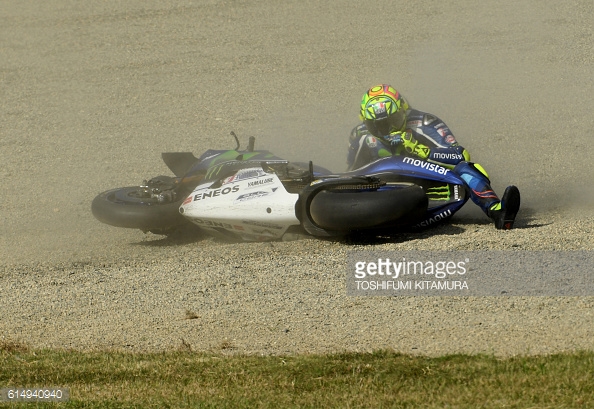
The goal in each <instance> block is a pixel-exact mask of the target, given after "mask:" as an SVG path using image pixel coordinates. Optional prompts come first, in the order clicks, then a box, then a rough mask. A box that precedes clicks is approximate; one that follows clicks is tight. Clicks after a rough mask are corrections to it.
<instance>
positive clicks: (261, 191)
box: [180, 168, 299, 240]
mask: <svg viewBox="0 0 594 409" xmlns="http://www.w3.org/2000/svg"><path fill="white" fill-rule="evenodd" d="M298 198H299V195H298V194H292V193H288V192H287V191H286V189H285V188H284V186H283V184H282V182H281V181H280V179H279V178H278V176H277V175H275V174H273V173H266V172H264V171H263V170H262V168H249V169H242V170H239V171H238V172H236V173H235V174H233V175H232V176H230V177H227V178H225V179H223V180H222V181H220V183H219V181H215V182H207V183H205V184H202V185H199V186H198V187H196V189H194V191H193V192H192V194H191V195H190V196H188V198H187V199H186V200H185V201H184V202H183V204H182V205H181V207H180V213H182V214H183V215H184V216H185V217H187V218H188V219H190V220H191V221H192V222H193V223H195V224H197V225H199V226H200V227H202V228H205V229H209V230H214V231H218V232H220V231H221V230H226V231H229V232H232V233H234V234H236V235H238V236H240V237H241V238H243V239H245V240H266V239H268V240H274V239H279V238H281V237H282V235H283V234H284V233H285V231H286V230H287V229H288V228H289V227H290V226H292V225H299V220H298V219H297V217H296V216H295V203H296V202H297V199H298Z"/></svg>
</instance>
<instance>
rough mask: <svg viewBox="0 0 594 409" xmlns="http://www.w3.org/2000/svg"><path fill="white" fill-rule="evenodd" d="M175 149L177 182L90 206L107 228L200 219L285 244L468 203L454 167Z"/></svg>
mask: <svg viewBox="0 0 594 409" xmlns="http://www.w3.org/2000/svg"><path fill="white" fill-rule="evenodd" d="M232 135H233V136H234V137H235V140H236V142H237V147H236V148H235V149H232V150H212V149H211V150H207V151H206V152H204V153H203V154H202V155H201V156H200V157H198V158H197V157H195V156H194V154H193V153H190V152H167V153H163V154H162V159H163V161H164V162H165V164H166V165H167V167H168V168H169V169H170V170H171V171H172V172H173V174H174V176H157V177H155V178H152V179H150V180H147V181H144V182H143V183H142V185H140V186H133V187H124V188H117V189H111V190H108V191H106V192H103V193H101V194H99V195H98V196H97V197H96V198H95V199H94V200H93V203H92V206H91V208H92V212H93V215H94V216H95V217H96V218H97V219H98V220H99V221H101V222H103V223H106V224H109V225H112V226H116V227H124V228H135V229H140V230H143V231H145V232H146V231H150V232H152V233H156V234H169V233H171V232H174V231H176V230H177V229H179V228H180V227H182V226H184V225H188V224H190V223H193V224H194V225H197V226H199V227H200V228H201V229H203V230H204V231H206V232H208V233H211V234H213V235H223V236H226V237H231V238H235V239H242V240H253V241H254V240H255V241H262V240H278V239H282V238H283V236H284V235H285V234H287V233H296V232H300V233H307V234H309V235H313V236H317V237H340V236H345V235H348V234H351V233H355V232H358V233H364V234H393V233H397V232H400V231H403V230H409V229H418V228H426V227H430V226H433V225H435V224H437V223H440V222H443V221H444V220H447V219H449V218H450V217H451V216H452V215H453V214H454V213H455V212H456V211H458V210H459V209H460V208H461V207H462V206H463V205H464V204H465V203H466V201H467V200H468V193H467V191H466V187H465V185H464V182H463V181H462V180H461V179H460V178H459V177H458V176H457V175H455V174H454V173H453V172H451V171H450V170H448V169H446V168H444V167H441V166H439V165H437V164H434V163H429V162H426V161H422V160H419V159H415V158H411V157H406V156H395V157H387V158H382V159H379V160H377V161H375V162H372V163H370V164H368V165H366V166H364V167H362V168H359V169H356V170H354V171H350V172H344V173H332V172H331V171H329V170H327V169H325V168H323V167H320V166H314V165H313V164H312V163H311V162H309V163H296V162H289V161H286V160H283V159H282V158H279V157H277V156H275V155H273V154H272V153H270V152H269V151H266V150H255V149H254V141H255V140H254V138H253V137H251V138H250V142H249V145H248V147H247V148H246V149H245V150H239V142H238V139H237V137H236V136H235V134H233V133H232Z"/></svg>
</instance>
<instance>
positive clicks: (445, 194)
mask: <svg viewBox="0 0 594 409" xmlns="http://www.w3.org/2000/svg"><path fill="white" fill-rule="evenodd" d="M427 197H428V198H429V200H434V201H448V200H450V187H449V186H448V185H446V186H435V187H430V188H428V189H427Z"/></svg>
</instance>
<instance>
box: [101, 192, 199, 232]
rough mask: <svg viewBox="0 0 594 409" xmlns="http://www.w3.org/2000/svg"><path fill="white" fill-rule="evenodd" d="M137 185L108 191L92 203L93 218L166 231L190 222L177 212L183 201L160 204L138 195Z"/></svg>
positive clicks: (132, 226)
mask: <svg viewBox="0 0 594 409" xmlns="http://www.w3.org/2000/svg"><path fill="white" fill-rule="evenodd" d="M138 190H139V188H138V186H132V187H124V188H119V189H113V190H108V191H106V192H103V193H101V194H99V195H98V196H97V197H95V199H94V200H93V203H92V204H91V210H92V212H93V216H95V218H96V219H97V220H99V221H100V222H103V223H105V224H109V225H111V226H116V227H125V228H131V229H141V230H144V231H149V230H155V231H158V230H167V229H171V228H174V227H176V226H181V225H183V224H186V223H189V222H188V221H187V219H185V218H184V217H183V216H182V215H181V214H180V213H179V207H180V206H181V203H182V202H183V199H181V200H178V201H175V202H171V203H165V204H160V203H158V202H157V200H156V199H151V198H143V197H140V195H138V194H137V192H138Z"/></svg>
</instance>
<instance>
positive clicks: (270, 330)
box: [0, 0, 594, 356]
mask: <svg viewBox="0 0 594 409" xmlns="http://www.w3.org/2000/svg"><path fill="white" fill-rule="evenodd" d="M593 14H594V9H593V8H592V4H591V1H589V0H588V1H586V0H583V1H581V0H574V1H566V2H562V3H559V2H555V1H552V0H545V1H539V2H536V1H527V2H522V3H517V2H512V1H511V0H502V1H501V2H499V3H498V7H485V6H484V5H482V3H476V4H470V3H468V2H466V1H462V0H447V1H443V2H438V3H437V2H432V1H421V2H409V3H403V4H398V5H395V4H392V3H389V2H388V3H386V4H374V6H373V7H369V8H366V7H365V3H362V2H359V1H350V0H348V1H346V0H345V1H328V2H317V1H314V0H299V1H296V0H295V1H293V0H291V1H287V2H282V4H278V5H275V6H270V5H269V2H266V1H263V0H255V1H249V2H248V1H218V0H210V1H200V2H189V1H169V2H162V1H146V0H143V1H140V0H132V1H127V2H119V1H112V0H108V1H102V2H82V3H77V2H74V3H73V2H68V1H66V0H48V1H45V2H42V3H40V2H38V1H33V0H28V1H20V2H11V3H10V4H5V5H4V6H3V11H2V15H1V16H0V88H1V89H2V98H1V99H0V152H1V154H0V155H1V158H2V161H1V164H0V176H1V177H2V178H3V180H5V181H10V183H9V185H8V186H7V188H6V189H4V193H3V194H2V195H0V217H1V220H2V227H1V230H0V288H1V293H0V342H3V341H17V342H22V343H25V344H27V345H29V346H31V347H35V348H45V347H56V348H74V349H79V350H94V349H105V348H108V349H128V350H134V351H162V350H170V349H178V348H186V349H187V348H190V349H192V350H194V351H216V352H223V353H250V354H284V353H290V354H292V353H318V352H336V351H345V350H348V351H369V350H374V349H378V348H393V349H395V350H397V351H401V352H405V353H420V354H427V355H441V354H445V353H457V352H460V353H493V354H496V355H500V356H509V355H515V354H541V353H555V352H560V351H572V350H580V349H586V350H592V349H593V347H594V297H503V296H502V297H349V296H347V295H346V290H345V271H346V269H345V266H346V258H347V256H348V255H349V252H351V251H354V250H362V249H373V250H374V251H385V252H386V254H394V253H397V252H398V251H406V250H411V249H414V250H433V251H444V250H447V251H459V252H466V251H467V252H471V251H486V252H488V251H490V250H509V251H532V250H550V251H571V250H589V251H591V250H594V238H593V237H594V235H593V234H592V232H593V231H594V206H593V205H592V204H593V203H594V189H593V188H592V185H591V180H593V177H594V172H593V171H592V167H591V164H590V163H589V162H590V160H591V158H592V157H594V155H593V148H592V143H591V138H592V137H591V132H592V129H593V128H594V121H593V119H592V112H593V111H594V99H593V98H592V94H593V91H594V90H593V83H594V72H593V69H592V67H594V51H593V48H592V43H593V37H592V31H593V29H592V24H591V22H592V21H593V20H594V15H593ZM378 82H388V83H392V84H393V85H395V86H396V87H397V88H399V89H400V91H401V92H403V94H404V95H405V96H406V97H407V98H408V99H409V101H410V102H411V104H412V105H413V106H415V107H418V108H419V109H425V110H428V111H431V112H433V113H435V114H437V115H439V116H440V117H442V118H443V119H444V120H446V122H447V123H448V125H449V126H450V128H451V129H452V130H453V131H454V133H455V134H456V135H457V138H458V140H459V142H460V143H461V144H462V145H463V146H465V147H466V148H467V149H468V150H469V151H470V152H471V153H472V155H473V159H474V160H475V161H477V162H480V163H481V164H482V165H483V166H484V167H485V168H486V169H487V170H488V171H489V173H490V175H491V177H492V180H493V185H494V187H495V188H496V190H497V191H499V192H502V191H503V189H504V188H505V186H506V185H507V184H510V183H514V184H517V185H518V186H519V187H520V189H521V191H522V198H523V206H522V209H521V212H520V214H519V218H518V222H517V227H518V228H517V229H515V230H512V231H508V232H502V231H497V230H495V229H494V228H493V226H492V225H491V224H490V223H489V222H488V220H487V219H486V217H485V216H484V215H482V214H481V213H480V211H478V210H477V208H476V206H474V205H473V204H472V203H469V204H467V205H466V206H465V208H464V209H463V210H462V211H461V212H460V213H459V214H457V215H456V216H455V218H454V220H453V221H452V223H451V224H450V225H447V226H440V227H437V228H435V229H433V230H430V231H427V232H424V233H420V234H403V235H399V236H396V237H394V238H391V239H389V240H378V241H375V242H365V243H353V242H335V241H322V240H314V239H301V240H297V241H291V242H275V243H224V242H221V241H217V240H214V239H212V238H208V237H205V236H201V235H196V234H194V235H191V234H186V235H181V234H180V235H178V236H174V237H170V238H163V237H161V236H156V235H152V234H143V233H142V232H139V231H135V230H125V229H116V228H111V227H109V226H105V225H102V224H100V223H99V222H97V221H96V220H94V219H93V217H92V215H91V212H90V203H91V200H92V199H93V197H94V196H95V195H96V194H98V193H99V192H101V191H103V190H106V189H108V188H112V187H117V186H127V185H134V184H137V183H139V182H141V181H142V180H143V179H146V178H148V177H152V176H155V175H157V174H168V170H167V169H166V167H165V165H164V164H162V163H161V162H160V156H159V154H160V152H165V151H193V152H195V153H200V152H202V151H203V150H205V149H207V148H218V149H222V148H227V147H232V146H234V145H233V140H232V138H231V137H230V136H229V132H230V131H232V130H233V131H235V132H236V133H237V134H238V135H239V136H240V138H241V137H243V140H245V141H247V136H248V135H255V136H256V137H257V141H256V146H257V147H260V148H266V149H270V150H271V151H273V152H275V153H277V154H279V155H281V156H284V157H287V158H288V159H299V160H309V159H312V160H314V162H316V163H318V164H320V165H324V166H327V167H330V168H333V169H336V170H341V169H343V168H344V167H345V164H344V158H345V157H346V139H347V135H348V132H349V130H350V129H351V127H352V126H354V125H355V124H356V121H357V106H358V101H359V99H360V97H361V95H362V93H363V92H364V91H365V90H366V89H367V88H368V87H369V86H371V85H373V84H374V83H378ZM584 180H586V181H587V183H589V184H588V185H586V186H584V183H583V181H584ZM551 254H553V253H551ZM502 264H503V265H504V262H503V263H502ZM502 268H505V267H502ZM518 273H521V272H518ZM545 273H546V274H554V273H555V272H552V271H545Z"/></svg>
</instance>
